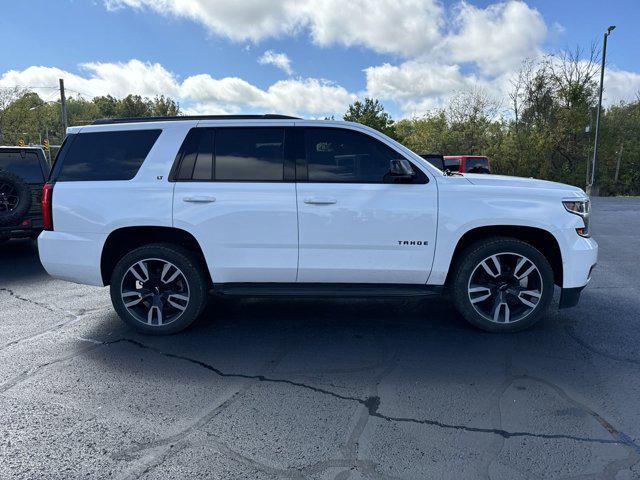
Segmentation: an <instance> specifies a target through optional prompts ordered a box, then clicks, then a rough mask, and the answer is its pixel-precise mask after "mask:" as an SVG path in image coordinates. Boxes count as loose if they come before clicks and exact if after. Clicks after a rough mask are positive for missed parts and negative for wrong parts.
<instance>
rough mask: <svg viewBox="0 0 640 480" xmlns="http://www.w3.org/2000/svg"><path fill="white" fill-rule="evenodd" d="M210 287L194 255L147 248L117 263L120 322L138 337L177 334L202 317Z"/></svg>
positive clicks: (114, 283)
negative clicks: (126, 325) (138, 334)
mask: <svg viewBox="0 0 640 480" xmlns="http://www.w3.org/2000/svg"><path fill="white" fill-rule="evenodd" d="M207 285H208V282H207V279H206V277H205V275H204V273H203V268H202V267H201V265H200V262H199V261H198V259H197V258H196V257H195V256H194V255H192V254H191V253H190V252H189V251H188V250H186V249H184V248H182V247H179V246H177V245H171V244H152V245H145V246H143V247H140V248H137V249H135V250H133V251H131V252H129V253H128V254H126V255H125V256H124V257H122V258H121V259H120V261H119V262H118V263H117V264H116V266H115V268H114V270H113V273H112V275H111V301H112V302H113V306H114V308H115V310H116V312H117V313H118V315H119V316H120V318H121V319H122V320H123V321H124V322H125V323H127V324H128V325H129V326H130V327H132V328H133V329H135V330H137V331H138V332H141V333H147V334H152V335H164V334H171V333H176V332H179V331H180V330H183V329H185V328H187V327H188V326H189V325H190V324H191V323H193V321H194V320H196V318H198V316H200V314H201V313H202V311H203V310H204V307H205V306H206V302H207Z"/></svg>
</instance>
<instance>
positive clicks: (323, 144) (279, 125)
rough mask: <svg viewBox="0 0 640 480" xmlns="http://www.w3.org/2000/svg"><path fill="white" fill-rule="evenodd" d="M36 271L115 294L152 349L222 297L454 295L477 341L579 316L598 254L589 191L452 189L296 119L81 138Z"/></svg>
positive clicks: (468, 181) (57, 169)
mask: <svg viewBox="0 0 640 480" xmlns="http://www.w3.org/2000/svg"><path fill="white" fill-rule="evenodd" d="M42 198H43V201H42V207H43V216H44V223H45V231H44V232H42V234H41V235H40V237H39V239H38V245H39V251H40V258H41V260H42V263H43V265H44V267H45V268H46V270H47V271H48V272H49V273H50V274H51V275H53V276H54V277H58V278H62V279H65V280H70V281H74V282H79V283H84V284H90V285H110V291H111V300H112V302H113V306H114V308H115V310H116V311H117V313H118V314H119V315H120V317H121V318H122V319H123V320H124V321H125V322H126V323H127V324H129V325H130V326H131V327H133V328H135V329H136V330H138V331H140V332H145V333H151V334H166V333H174V332H177V331H179V330H182V329H183V328H185V327H187V326H188V325H189V324H191V323H192V322H193V321H194V320H195V319H196V318H197V317H198V316H199V315H200V314H201V313H202V311H203V309H204V307H205V304H206V301H207V296H208V293H209V292H211V291H212V292H215V293H218V294H221V295H245V296H264V295H275V296H287V297H288V296H293V295H303V296H363V295H365V296H373V297H379V296H397V295H429V294H439V293H443V292H448V293H449V294H450V296H451V298H452V299H453V303H454V305H455V306H456V307H457V309H458V310H459V312H460V313H461V314H462V315H463V316H464V317H465V318H466V319H467V320H468V321H469V322H471V323H472V324H473V325H475V326H477V327H480V328H483V329H485V330H489V331H493V332H511V331H515V330H520V329H523V328H526V327H529V326H530V325H533V324H534V323H535V322H537V321H538V320H540V318H542V317H543V316H544V314H545V312H546V311H547V309H548V307H549V305H550V303H551V300H552V296H553V291H554V284H556V285H558V286H559V287H561V289H562V291H561V297H560V307H561V308H562V307H570V306H573V305H575V304H576V303H577V301H578V298H579V295H580V292H581V290H582V289H583V287H584V286H585V285H586V284H587V283H588V282H589V279H590V276H591V270H592V268H593V267H594V265H595V263H596V258H597V251H598V247H597V244H596V242H595V241H594V240H593V239H591V238H590V234H589V199H588V197H587V196H586V195H585V193H584V192H583V191H582V190H580V189H579V188H576V187H572V186H569V185H563V184H559V183H553V182H547V181H542V180H533V179H524V178H515V177H503V176H493V175H474V176H470V177H469V176H466V175H465V176H458V175H445V174H444V173H443V172H441V171H439V170H438V169H436V168H434V167H433V166H432V165H431V164H430V163H429V162H427V161H425V160H424V159H422V158H421V157H420V156H419V155H417V154H415V153H414V152H412V151H411V150H409V149H407V148H406V147H404V146H402V145H401V144H399V143H397V142H396V141H394V140H392V139H391V138H389V137H387V136H385V135H383V134H381V133H380V132H378V131H375V130H373V129H371V128H368V127H366V126H363V125H360V124H356V123H348V122H336V121H309V120H301V119H296V118H291V117H283V116H273V115H271V116H269V115H268V116H226V117H225V116H222V117H221V116H217V117H215V116H210V117H178V118H155V119H139V120H133V119H124V120H110V121H100V122H97V123H95V124H94V125H89V126H82V127H73V128H69V130H68V136H67V139H66V140H65V142H64V145H63V146H62V148H61V150H60V153H59V154H58V157H57V160H56V162H55V165H54V167H53V172H52V175H51V180H50V182H49V183H47V185H45V187H44V190H43V197H42Z"/></svg>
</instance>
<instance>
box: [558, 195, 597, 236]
mask: <svg viewBox="0 0 640 480" xmlns="http://www.w3.org/2000/svg"><path fill="white" fill-rule="evenodd" d="M562 204H563V205H564V208H565V209H566V210H567V212H570V213H573V214H574V215H578V216H580V217H582V220H583V221H584V228H576V232H577V233H578V235H580V236H581V237H590V236H591V233H590V232H589V217H590V215H591V202H589V200H588V199H584V200H565V201H563V202H562Z"/></svg>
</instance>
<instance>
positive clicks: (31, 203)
mask: <svg viewBox="0 0 640 480" xmlns="http://www.w3.org/2000/svg"><path fill="white" fill-rule="evenodd" d="M48 176H49V164H48V163H47V160H46V158H45V156H44V152H43V151H42V149H41V148H36V147H0V243H2V242H5V241H7V240H9V239H10V238H24V237H30V238H36V237H37V236H38V234H39V233H40V232H41V231H42V212H41V209H40V196H41V194H42V187H43V185H44V183H45V181H46V179H47V177H48Z"/></svg>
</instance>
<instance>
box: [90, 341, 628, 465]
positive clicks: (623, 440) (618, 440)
mask: <svg viewBox="0 0 640 480" xmlns="http://www.w3.org/2000/svg"><path fill="white" fill-rule="evenodd" d="M117 343H129V344H131V345H135V346H136V347H139V348H141V349H144V350H149V351H152V352H154V353H157V354H159V355H162V356H164V357H167V358H172V359H176V360H182V361H185V362H189V363H192V364H194V365H197V366H199V367H202V368H205V369H207V370H209V371H211V372H214V373H215V374H216V375H218V376H220V377H223V378H243V379H249V380H257V381H259V382H268V383H277V384H284V385H291V386H294V387H298V388H303V389H306V390H310V391H313V392H316V393H319V394H322V395H329V396H331V397H334V398H337V399H339V400H344V401H348V402H356V403H359V404H361V405H363V406H364V407H365V408H366V409H367V411H368V413H369V415H370V416H371V417H375V418H379V419H381V420H385V421H388V422H398V423H412V424H417V425H428V426H432V427H437V428H442V429H448V430H458V431H463V432H469V433H483V434H491V435H498V436H500V437H502V438H506V439H508V438H518V437H528V438H541V439H549V440H573V441H576V442H585V443H600V444H616V445H625V446H627V447H630V448H632V449H633V450H634V451H635V452H637V453H640V445H638V444H637V443H636V442H635V441H634V440H633V439H632V438H631V437H629V436H628V435H627V434H625V433H624V432H621V431H619V430H618V429H616V428H615V427H614V426H613V425H611V424H610V423H609V422H608V421H606V420H605V419H604V418H603V417H602V416H601V415H599V414H598V413H596V412H595V411H594V410H592V409H590V408H588V407H586V406H585V405H582V404H580V403H579V402H577V401H575V400H574V399H572V398H571V397H569V396H568V395H567V394H566V393H565V392H564V390H562V389H560V387H557V386H556V385H554V384H552V383H549V382H546V381H545V380H542V379H538V378H535V377H528V376H526V375H523V376H520V377H521V378H528V379H531V380H535V381H539V382H542V383H545V384H547V385H548V386H550V387H551V388H553V389H554V390H556V391H557V392H558V393H559V394H560V395H561V396H562V397H564V398H566V399H568V400H569V401H571V402H572V403H574V404H576V405H578V406H580V407H581V408H583V409H584V410H585V411H586V412H587V413H588V414H589V415H591V416H592V417H593V418H595V419H596V420H597V421H598V422H599V423H600V424H601V425H602V426H603V427H604V428H605V429H606V430H607V431H608V432H609V433H610V434H611V435H612V437H613V438H612V439H607V438H593V437H580V436H577V435H566V434H553V433H535V432H525V431H508V430H504V429H502V428H487V427H472V426H468V425H462V424H455V423H446V422H442V421H439V420H433V419H426V418H425V419H420V418H412V417H396V416H391V415H385V414H383V413H381V412H380V411H379V408H380V397H379V396H369V397H367V398H359V397H354V396H349V395H343V394H340V393H337V392H333V391H331V390H327V389H324V388H321V387H315V386H313V385H308V384H306V383H302V382H296V381H293V380H288V379H285V378H271V377H267V376H265V375H250V374H244V373H229V372H224V371H222V370H220V369H219V368H217V367H214V366H213V365H210V364H208V363H206V362H204V361H202V360H197V359H194V358H190V357H187V356H184V355H179V354H176V353H170V352H165V351H163V350H161V349H159V348H156V347H153V346H151V345H146V344H144V343H142V342H140V341H138V340H133V339H130V338H120V339H115V340H111V341H108V342H103V343H102V344H103V345H114V344H117Z"/></svg>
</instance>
